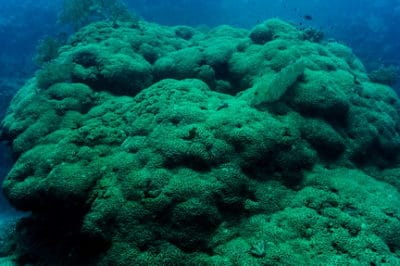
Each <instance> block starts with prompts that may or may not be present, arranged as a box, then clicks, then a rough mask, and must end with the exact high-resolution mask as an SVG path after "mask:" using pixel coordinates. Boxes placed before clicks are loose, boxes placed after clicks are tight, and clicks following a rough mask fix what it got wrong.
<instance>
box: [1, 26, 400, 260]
mask: <svg viewBox="0 0 400 266" xmlns="http://www.w3.org/2000/svg"><path fill="white" fill-rule="evenodd" d="M130 25H131V24H130V23H120V24H119V25H118V27H115V25H110V24H108V23H105V22H98V23H95V24H91V25H89V26H87V27H84V28H83V29H81V30H80V31H78V32H77V33H76V34H75V35H74V36H73V37H72V38H71V39H70V40H69V42H68V44H67V45H65V46H63V47H61V48H60V49H59V51H58V52H59V56H58V57H57V58H56V59H54V60H53V61H52V64H55V65H58V66H64V65H67V66H68V67H59V68H58V69H59V70H63V71H64V72H66V73H62V75H61V74H58V75H54V74H52V73H51V71H50V70H47V71H49V72H39V73H38V75H37V76H36V77H33V78H32V79H31V80H30V81H29V82H28V83H27V84H26V85H25V86H24V87H23V88H21V90H20V91H19V93H18V94H17V95H16V96H15V98H14V100H13V102H12V104H11V106H10V108H9V111H8V114H7V116H6V118H5V119H4V121H3V122H2V126H1V136H2V138H3V139H5V140H8V141H9V142H10V143H11V145H12V148H13V151H14V153H15V158H16V161H15V164H14V166H13V168H12V170H11V171H10V173H9V174H8V176H7V178H6V180H5V181H4V184H3V188H4V192H5V194H6V196H7V197H8V199H9V200H10V202H11V203H12V204H13V205H14V206H15V207H16V208H18V209H20V210H25V211H30V212H31V213H32V214H31V216H30V217H29V218H24V219H23V220H21V222H20V223H19V225H18V226H17V232H18V234H17V235H16V236H15V239H16V240H15V241H16V245H15V249H14V251H13V252H14V254H13V255H14V256H15V257H17V258H18V259H17V261H18V262H19V263H22V264H41V265H45V264H46V265H58V264H63V265H66V264H67V265H321V264H324V265H333V264H335V265H348V264H362V265H364V264H368V265H378V264H379V265H383V264H387V265H396V264H400V256H399V254H400V244H399V243H400V235H399V234H398V232H399V230H400V193H399V190H400V185H399V182H398V181H397V180H398V179H399V178H400V174H399V171H396V169H399V168H400V157H399V154H400V153H399V150H400V136H399V133H400V128H399V125H400V112H399V107H400V103H399V99H398V98H397V96H396V94H395V93H394V92H393V90H392V89H391V88H389V87H387V86H385V85H382V84H375V83H372V82H370V81H369V79H368V76H367V74H366V72H365V70H364V68H363V65H362V64H361V62H360V61H359V60H358V59H357V58H356V57H355V56H354V55H353V54H352V52H351V50H350V49H349V48H347V47H345V46H344V45H342V44H339V43H332V42H331V43H323V42H320V41H319V42H312V41H310V40H309V38H306V35H305V34H307V33H304V32H303V31H301V30H298V29H296V28H295V27H294V26H292V25H290V24H287V23H285V22H283V21H280V20H278V19H273V20H269V21H266V22H265V23H263V24H261V25H258V26H256V27H255V28H254V30H253V31H247V30H242V29H235V28H231V27H228V26H221V27H218V28H215V29H212V30H210V31H208V32H201V31H199V30H196V29H192V28H189V27H163V26H160V25H156V24H150V23H147V22H144V21H140V23H139V25H135V26H134V27H132V26H130ZM46 73H47V74H46ZM47 75H48V76H47ZM46 78H47V79H46ZM41 84H42V85H41ZM255 92H257V93H255ZM54 243H57V245H54Z"/></svg>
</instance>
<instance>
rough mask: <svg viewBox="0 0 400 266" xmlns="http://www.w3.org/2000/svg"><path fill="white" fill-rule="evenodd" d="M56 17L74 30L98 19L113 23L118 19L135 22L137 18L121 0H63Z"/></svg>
mask: <svg viewBox="0 0 400 266" xmlns="http://www.w3.org/2000/svg"><path fill="white" fill-rule="evenodd" d="M58 19H59V21H60V22H61V23H64V24H70V25H72V26H73V27H74V29H75V30H78V29H79V28H81V27H83V26H85V25H88V24H89V23H91V22H94V21H99V20H106V21H110V22H112V23H113V24H115V23H117V22H118V21H132V22H134V23H135V24H136V23H137V18H136V17H135V16H134V15H133V14H132V13H131V12H130V11H129V10H128V8H127V7H126V6H125V4H124V3H123V2H122V1H121V0H84V1H81V0H65V1H64V4H63V9H62V11H61V13H60V15H59V18H58Z"/></svg>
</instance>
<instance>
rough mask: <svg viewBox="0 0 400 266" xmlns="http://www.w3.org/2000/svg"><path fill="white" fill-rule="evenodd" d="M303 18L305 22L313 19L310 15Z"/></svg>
mask: <svg viewBox="0 0 400 266" xmlns="http://www.w3.org/2000/svg"><path fill="white" fill-rule="evenodd" d="M303 18H304V19H305V20H312V19H313V17H312V16H310V15H304V16H303Z"/></svg>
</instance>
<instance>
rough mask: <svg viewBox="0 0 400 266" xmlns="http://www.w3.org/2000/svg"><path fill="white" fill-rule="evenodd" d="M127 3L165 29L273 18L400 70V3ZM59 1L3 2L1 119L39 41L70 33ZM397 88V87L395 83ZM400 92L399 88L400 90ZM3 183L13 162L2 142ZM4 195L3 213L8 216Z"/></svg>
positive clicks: (369, 62)
mask: <svg viewBox="0 0 400 266" xmlns="http://www.w3.org/2000/svg"><path fill="white" fill-rule="evenodd" d="M126 3H127V5H128V6H129V7H130V8H131V9H132V10H134V12H135V13H136V14H137V15H138V16H139V17H141V18H143V19H145V20H148V21H153V22H157V23H161V24H165V25H176V24H184V25H190V26H207V27H213V26H216V25H220V24H229V25H233V26H236V27H244V28H251V27H253V26H254V25H256V24H258V23H260V22H262V21H264V20H266V19H268V18H271V17H279V18H282V19H284V20H289V21H291V22H293V23H294V24H296V25H297V26H299V27H307V26H312V27H315V28H317V29H320V30H322V31H323V32H324V33H325V36H326V38H334V39H336V40H339V41H341V42H343V43H345V44H346V45H348V46H350V47H352V49H353V51H354V52H355V54H356V55H357V56H359V57H360V58H361V59H362V61H363V62H364V64H365V66H366V67H367V69H369V70H374V69H376V68H378V67H379V66H381V65H395V66H400V53H399V51H400V27H398V25H400V1H399V0H374V1H366V0H351V1H349V0H335V1H326V0H307V1H306V0H304V1H299V0H269V1H268V0H235V1H232V0H221V1H213V0H208V1H205V0H201V1H195V0H135V1H126ZM61 4H62V1H61V0H56V1H54V0H53V1H45V0H39V1H38V0H30V1H28V0H13V1H5V0H0V6H1V8H0V42H1V46H0V47H1V48H0V96H1V97H0V118H1V117H3V116H4V113H5V111H6V108H7V105H8V103H9V101H10V99H11V98H12V95H13V94H14V93H15V92H16V90H17V89H18V88H19V87H20V86H21V84H22V83H23V81H24V79H25V78H28V77H29V76H31V75H32V74H33V73H34V72H35V71H36V69H37V67H38V66H37V65H36V64H35V63H34V61H33V57H34V55H35V51H36V46H37V44H38V41H39V40H41V39H43V38H44V37H46V36H55V35H57V34H60V33H62V32H64V31H67V32H68V29H67V28H66V27H64V26H62V25H60V24H58V23H57V15H58V13H59V12H60V9H61ZM395 89H396V90H399V86H398V85H395ZM399 91H400V90H399ZM0 163H1V165H0V180H2V179H3V178H4V176H5V175H6V173H7V171H8V170H9V168H10V165H11V163H12V158H11V155H10V154H9V152H8V150H7V147H6V146H5V145H4V144H0ZM8 211H10V207H8V205H7V203H6V200H5V199H4V198H3V197H1V196H0V212H3V213H5V212H8Z"/></svg>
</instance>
